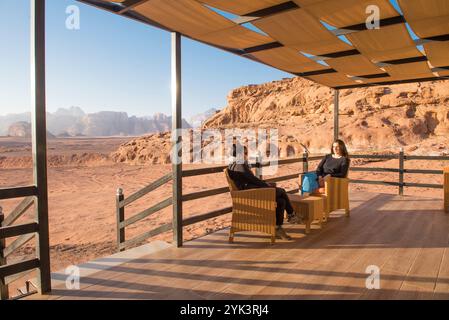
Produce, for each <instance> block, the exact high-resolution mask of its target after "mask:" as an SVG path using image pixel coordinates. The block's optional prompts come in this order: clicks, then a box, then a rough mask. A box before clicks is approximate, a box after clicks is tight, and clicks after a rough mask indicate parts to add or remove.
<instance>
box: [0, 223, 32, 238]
mask: <svg viewBox="0 0 449 320" xmlns="http://www.w3.org/2000/svg"><path fill="white" fill-rule="evenodd" d="M38 229H39V225H38V224H37V223H36V222H32V223H24V224H19V225H14V226H9V227H1V228H0V239H6V238H12V237H17V236H22V235H24V234H29V233H33V232H37V231H38Z"/></svg>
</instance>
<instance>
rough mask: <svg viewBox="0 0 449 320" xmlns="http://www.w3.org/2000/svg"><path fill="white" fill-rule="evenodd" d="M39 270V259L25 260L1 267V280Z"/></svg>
mask: <svg viewBox="0 0 449 320" xmlns="http://www.w3.org/2000/svg"><path fill="white" fill-rule="evenodd" d="M35 268H39V259H31V260H25V261H22V262H18V263H12V264H9V265H7V266H1V267H0V279H4V278H6V277H9V276H12V275H14V274H17V273H21V272H25V271H27V270H32V269H35Z"/></svg>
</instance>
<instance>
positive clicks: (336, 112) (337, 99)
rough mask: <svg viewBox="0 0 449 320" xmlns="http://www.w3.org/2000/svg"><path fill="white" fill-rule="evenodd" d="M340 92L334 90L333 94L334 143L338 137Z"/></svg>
mask: <svg viewBox="0 0 449 320" xmlns="http://www.w3.org/2000/svg"><path fill="white" fill-rule="evenodd" d="M339 112H340V92H339V90H335V93H334V141H337V140H338V139H339V137H340V117H339Z"/></svg>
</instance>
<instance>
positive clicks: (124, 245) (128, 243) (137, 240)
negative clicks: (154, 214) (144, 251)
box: [120, 223, 173, 250]
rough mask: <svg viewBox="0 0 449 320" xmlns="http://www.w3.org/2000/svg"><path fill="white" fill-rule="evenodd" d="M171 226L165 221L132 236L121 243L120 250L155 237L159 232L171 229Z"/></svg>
mask: <svg viewBox="0 0 449 320" xmlns="http://www.w3.org/2000/svg"><path fill="white" fill-rule="evenodd" d="M172 227H173V225H172V224H171V223H167V224H164V225H162V226H160V227H158V228H156V229H154V230H151V231H148V232H145V233H142V234H140V235H138V236H137V237H134V238H132V239H130V240H127V241H125V242H123V243H121V244H120V250H122V249H126V248H129V247H131V246H135V245H138V244H139V243H142V242H143V241H145V240H147V239H148V238H151V237H155V236H157V235H159V234H161V233H164V232H167V231H170V230H171V229H172Z"/></svg>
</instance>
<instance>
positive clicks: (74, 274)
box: [65, 265, 81, 290]
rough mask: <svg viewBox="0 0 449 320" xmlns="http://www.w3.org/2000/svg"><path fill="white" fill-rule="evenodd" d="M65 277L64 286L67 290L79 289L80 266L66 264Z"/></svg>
mask: <svg viewBox="0 0 449 320" xmlns="http://www.w3.org/2000/svg"><path fill="white" fill-rule="evenodd" d="M65 274H66V275H67V278H66V280H65V287H66V288H67V290H79V289H80V279H81V275H80V268H79V267H77V266H73V265H72V266H68V267H67V268H66V269H65Z"/></svg>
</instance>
